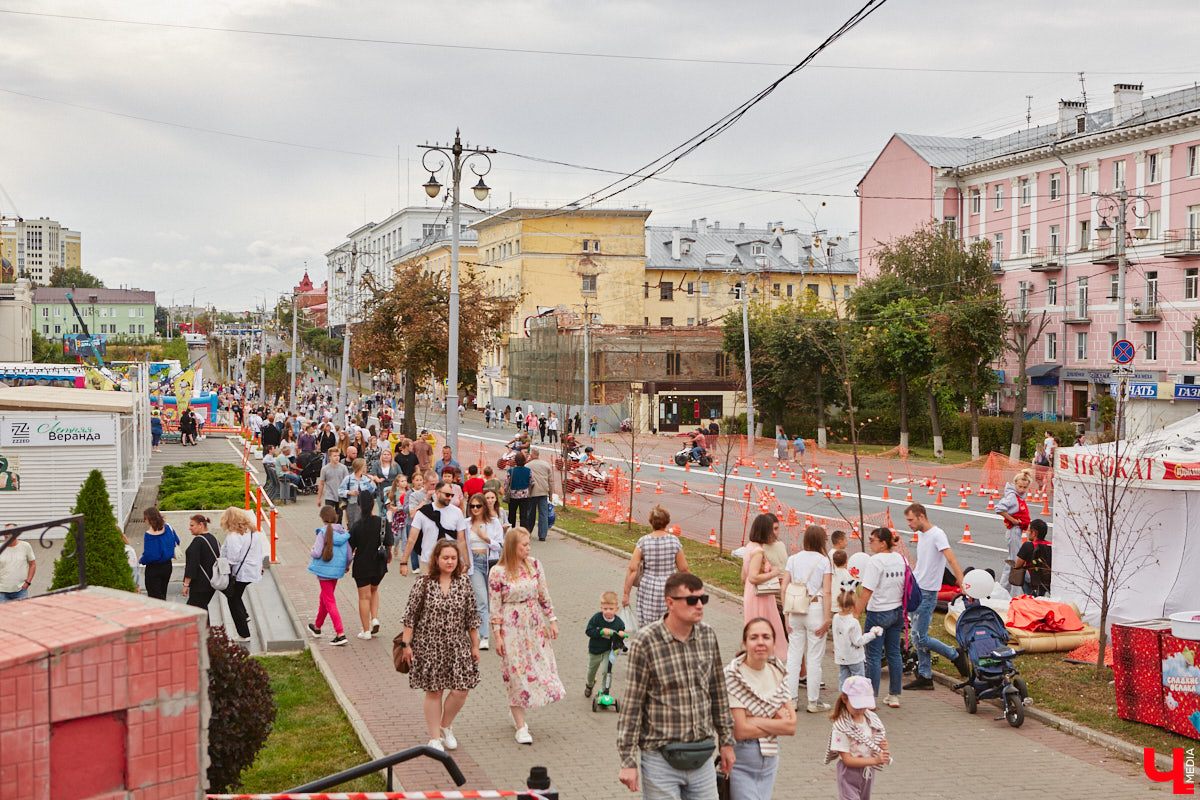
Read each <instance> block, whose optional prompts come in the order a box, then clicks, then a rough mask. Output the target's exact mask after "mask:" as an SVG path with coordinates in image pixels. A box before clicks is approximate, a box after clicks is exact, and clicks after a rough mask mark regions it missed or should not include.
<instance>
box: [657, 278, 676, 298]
mask: <svg viewBox="0 0 1200 800" xmlns="http://www.w3.org/2000/svg"><path fill="white" fill-rule="evenodd" d="M658 299H659V300H674V299H675V284H673V283H671V282H670V281H663V282H662V283H660V284H658Z"/></svg>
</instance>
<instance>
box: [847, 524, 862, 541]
mask: <svg viewBox="0 0 1200 800" xmlns="http://www.w3.org/2000/svg"><path fill="white" fill-rule="evenodd" d="M850 538H851V539H861V538H862V536H860V535H859V533H858V523H857V522H855V523H853V526H852V527H851V528H850Z"/></svg>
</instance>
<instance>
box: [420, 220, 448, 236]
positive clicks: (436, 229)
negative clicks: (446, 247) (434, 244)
mask: <svg viewBox="0 0 1200 800" xmlns="http://www.w3.org/2000/svg"><path fill="white" fill-rule="evenodd" d="M445 236H446V226H445V225H434V224H432V223H429V222H426V223H425V224H423V225H422V226H421V238H422V239H424V240H425V241H429V240H432V239H444V238H445Z"/></svg>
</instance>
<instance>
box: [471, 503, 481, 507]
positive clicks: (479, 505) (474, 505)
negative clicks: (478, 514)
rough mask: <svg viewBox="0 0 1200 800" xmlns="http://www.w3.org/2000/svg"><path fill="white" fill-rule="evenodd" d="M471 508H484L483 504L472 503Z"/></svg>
mask: <svg viewBox="0 0 1200 800" xmlns="http://www.w3.org/2000/svg"><path fill="white" fill-rule="evenodd" d="M471 508H483V504H482V503H471Z"/></svg>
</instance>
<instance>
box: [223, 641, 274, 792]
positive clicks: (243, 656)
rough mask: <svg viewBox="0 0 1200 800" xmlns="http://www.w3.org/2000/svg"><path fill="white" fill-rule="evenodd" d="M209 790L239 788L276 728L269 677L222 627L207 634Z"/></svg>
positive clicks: (226, 790) (225, 790)
mask: <svg viewBox="0 0 1200 800" xmlns="http://www.w3.org/2000/svg"><path fill="white" fill-rule="evenodd" d="M208 702H209V705H210V706H211V707H212V715H211V716H210V717H209V721H208V761H209V764H208V791H209V792H210V793H213V794H222V793H225V792H229V791H232V790H235V789H237V788H239V787H240V786H241V774H242V771H243V770H244V769H246V767H248V766H250V765H251V764H253V763H254V758H255V757H256V756H257V755H258V751H259V750H260V749H262V746H263V745H264V744H266V741H267V737H268V736H270V734H271V727H272V726H273V725H274V724H275V711H276V708H275V694H274V692H273V691H272V690H271V679H270V677H269V676H268V675H267V671H266V670H265V669H263V666H262V664H259V663H258V662H257V661H255V660H254V659H253V658H251V657H250V654H249V653H247V652H246V651H245V650H244V649H242V648H241V647H239V646H238V645H237V644H235V643H234V642H232V641H230V640H229V637H228V636H226V635H225V629H224V628H209V630H208Z"/></svg>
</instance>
